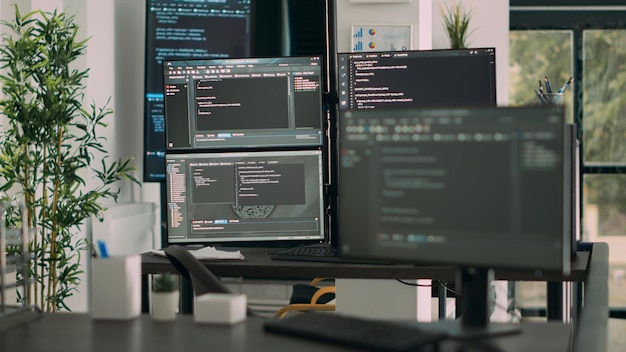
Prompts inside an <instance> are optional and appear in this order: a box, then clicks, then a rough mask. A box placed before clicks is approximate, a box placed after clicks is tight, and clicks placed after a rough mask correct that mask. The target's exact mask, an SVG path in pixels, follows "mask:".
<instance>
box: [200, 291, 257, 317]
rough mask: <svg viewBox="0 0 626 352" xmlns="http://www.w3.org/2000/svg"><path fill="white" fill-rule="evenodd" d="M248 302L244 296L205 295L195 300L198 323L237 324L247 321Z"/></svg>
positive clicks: (228, 294)
mask: <svg viewBox="0 0 626 352" xmlns="http://www.w3.org/2000/svg"><path fill="white" fill-rule="evenodd" d="M247 304H248V300H247V299H246V295H243V294H230V293H205V294H203V295H200V296H196V298H195V307H194V315H193V319H194V321H195V322H196V323H213V324H236V323H239V322H242V321H244V320H246V314H247Z"/></svg>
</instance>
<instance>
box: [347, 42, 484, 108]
mask: <svg viewBox="0 0 626 352" xmlns="http://www.w3.org/2000/svg"><path fill="white" fill-rule="evenodd" d="M337 61H338V70H337V73H338V88H337V89H338V92H337V93H338V96H339V109H340V110H347V109H376V108H379V107H414V106H482V105H485V106H495V105H496V51H495V48H476V49H446V50H413V51H389V52H355V53H339V54H338V58H337Z"/></svg>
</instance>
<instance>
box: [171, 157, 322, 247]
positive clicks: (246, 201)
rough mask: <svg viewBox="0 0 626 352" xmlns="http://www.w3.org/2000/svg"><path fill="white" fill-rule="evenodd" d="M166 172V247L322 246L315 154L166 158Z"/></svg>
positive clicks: (319, 172) (319, 163)
mask: <svg viewBox="0 0 626 352" xmlns="http://www.w3.org/2000/svg"><path fill="white" fill-rule="evenodd" d="M166 170H167V173H166V189H167V194H166V198H167V205H166V206H167V227H168V243H169V244H174V243H178V244H202V245H208V244H215V245H217V244H220V245H232V244H238V245H248V244H250V245H252V244H254V245H268V246H277V247H278V246H281V245H284V246H293V245H294V244H295V243H306V242H309V243H314V242H322V241H323V240H324V236H325V234H326V229H325V226H326V221H325V201H324V192H323V185H324V183H323V154H322V151H321V150H298V151H294V150H292V151H251V152H213V153H182V154H167V155H166Z"/></svg>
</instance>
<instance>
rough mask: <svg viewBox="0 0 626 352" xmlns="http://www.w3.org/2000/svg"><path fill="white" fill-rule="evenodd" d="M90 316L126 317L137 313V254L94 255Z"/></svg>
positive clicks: (139, 274)
mask: <svg viewBox="0 0 626 352" xmlns="http://www.w3.org/2000/svg"><path fill="white" fill-rule="evenodd" d="M91 292H92V295H91V297H92V302H91V317H92V318H93V319H112V320H128V319H133V318H137V317H138V316H139V315H140V314H141V256H139V255H131V256H112V257H108V258H94V259H93V260H92V262H91Z"/></svg>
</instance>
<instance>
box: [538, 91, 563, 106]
mask: <svg viewBox="0 0 626 352" xmlns="http://www.w3.org/2000/svg"><path fill="white" fill-rule="evenodd" d="M563 94H564V93H537V98H538V99H539V103H540V104H542V105H560V104H563Z"/></svg>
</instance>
